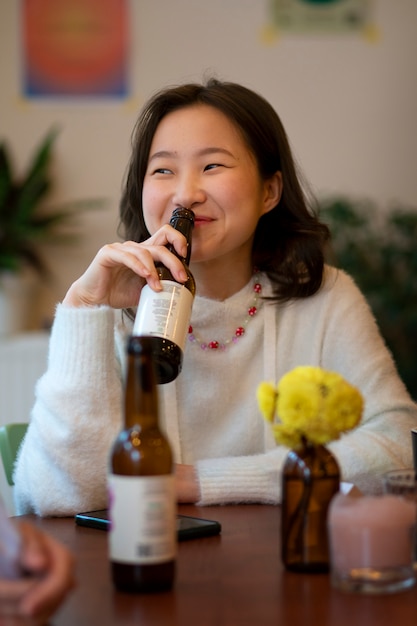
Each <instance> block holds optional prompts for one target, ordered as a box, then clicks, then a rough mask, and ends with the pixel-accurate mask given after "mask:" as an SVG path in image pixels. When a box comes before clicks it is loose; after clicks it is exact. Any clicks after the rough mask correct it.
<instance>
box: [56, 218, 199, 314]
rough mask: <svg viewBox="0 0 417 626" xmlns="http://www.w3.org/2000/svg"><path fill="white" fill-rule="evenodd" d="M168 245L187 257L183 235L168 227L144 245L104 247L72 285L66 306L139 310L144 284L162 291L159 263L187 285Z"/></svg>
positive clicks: (165, 226)
mask: <svg viewBox="0 0 417 626" xmlns="http://www.w3.org/2000/svg"><path fill="white" fill-rule="evenodd" d="M168 243H170V244H172V245H173V246H174V248H175V250H176V251H177V252H178V254H179V255H180V256H185V255H186V246H187V244H186V239H185V237H184V235H182V233H180V232H179V231H177V230H175V229H174V228H172V226H170V225H169V224H165V225H164V226H162V227H161V228H160V229H159V230H158V231H157V232H156V233H155V234H154V235H152V237H150V238H149V239H147V240H146V241H144V242H142V243H136V242H134V241H125V242H123V243H113V244H107V245H105V246H103V247H102V248H101V249H100V250H99V251H98V253H97V255H96V256H95V258H94V259H93V261H92V263H91V264H90V265H89V267H88V268H87V270H86V271H85V272H84V274H83V275H82V276H80V278H78V279H77V280H76V281H75V282H74V283H73V284H72V285H71V287H70V289H69V290H68V292H67V294H66V296H65V298H64V300H63V304H65V305H68V306H75V307H80V306H98V305H108V306H111V307H113V308H115V309H122V308H128V307H132V306H136V305H137V303H138V300H139V294H140V291H141V289H142V287H143V285H144V284H145V282H147V283H148V284H149V286H150V287H151V288H152V289H154V290H155V291H160V290H161V284H160V281H159V277H158V273H157V271H156V268H155V262H156V261H160V262H161V263H163V264H164V265H165V266H166V267H167V268H168V269H169V270H170V271H171V273H172V275H173V276H174V278H176V279H177V280H178V281H180V282H185V281H186V280H187V276H186V274H185V271H184V268H183V266H182V263H181V261H180V260H179V259H178V258H177V257H176V256H175V255H174V254H172V253H171V252H170V251H169V250H168V249H167V248H166V245H167V244H168Z"/></svg>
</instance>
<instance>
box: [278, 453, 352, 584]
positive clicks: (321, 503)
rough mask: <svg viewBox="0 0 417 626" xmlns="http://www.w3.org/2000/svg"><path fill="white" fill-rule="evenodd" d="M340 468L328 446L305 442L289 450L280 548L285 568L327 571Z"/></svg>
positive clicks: (282, 507) (303, 570) (283, 479)
mask: <svg viewBox="0 0 417 626" xmlns="http://www.w3.org/2000/svg"><path fill="white" fill-rule="evenodd" d="M339 485H340V469H339V465H338V463H337V461H336V458H335V457H334V456H333V454H332V453H331V452H330V450H329V449H328V448H326V447H325V446H321V445H312V444H308V443H305V444H304V445H303V446H302V447H301V448H299V449H297V450H291V451H290V452H289V453H288V456H287V459H286V461H285V463H284V467H283V471H282V504H281V550H282V561H283V563H284V565H285V567H286V569H288V570H291V571H295V572H327V571H328V570H329V546H328V536H327V514H328V508H329V505H330V501H331V499H332V498H333V496H334V495H335V494H336V493H337V492H338V491H339Z"/></svg>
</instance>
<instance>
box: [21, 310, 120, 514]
mask: <svg viewBox="0 0 417 626" xmlns="http://www.w3.org/2000/svg"><path fill="white" fill-rule="evenodd" d="M121 387H122V386H121V366H120V362H119V361H118V360H117V359H116V356H115V340H114V311H113V310H112V309H110V308H108V307H100V308H94V309H93V308H81V309H78V308H77V309H75V308H71V307H64V306H62V305H58V307H57V311H56V317H55V321H54V325H53V329H52V333H51V338H50V346H49V356H48V367H47V371H46V373H45V374H44V375H43V376H42V377H41V378H40V379H39V381H38V383H37V385H36V390H35V396H36V398H35V404H34V407H33V409H32V414H31V419H30V423H29V428H28V431H27V434H26V437H25V439H24V442H23V444H22V446H21V449H20V451H19V455H18V459H17V462H16V467H15V474H14V480H15V487H14V497H15V507H16V512H17V513H18V514H24V513H29V512H34V513H36V514H38V515H62V516H63V515H72V514H74V513H76V512H80V511H83V510H84V511H85V510H92V509H100V508H105V506H106V505H107V496H106V475H107V462H108V453H109V448H110V445H111V443H112V441H113V440H114V437H115V436H116V433H117V431H118V430H119V429H120V423H121V408H122V407H121Z"/></svg>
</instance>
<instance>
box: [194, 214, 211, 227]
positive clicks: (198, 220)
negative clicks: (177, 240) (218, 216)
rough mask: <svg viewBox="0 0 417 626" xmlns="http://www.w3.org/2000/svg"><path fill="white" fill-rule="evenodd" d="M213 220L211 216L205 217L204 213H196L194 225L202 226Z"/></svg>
mask: <svg viewBox="0 0 417 626" xmlns="http://www.w3.org/2000/svg"><path fill="white" fill-rule="evenodd" d="M213 221H214V220H213V219H212V218H211V217H206V216H204V215H196V216H195V218H194V226H196V227H198V226H204V225H205V224H210V223H211V222H213Z"/></svg>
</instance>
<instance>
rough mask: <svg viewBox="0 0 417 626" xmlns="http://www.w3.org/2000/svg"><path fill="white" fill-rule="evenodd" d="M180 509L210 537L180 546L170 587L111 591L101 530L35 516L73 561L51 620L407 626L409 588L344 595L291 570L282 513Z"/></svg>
mask: <svg viewBox="0 0 417 626" xmlns="http://www.w3.org/2000/svg"><path fill="white" fill-rule="evenodd" d="M180 512H181V513H183V514H185V515H195V516H199V517H206V518H211V519H217V520H219V521H220V522H221V524H222V534H221V535H220V536H218V537H207V538H203V539H195V540H191V541H187V542H181V543H180V544H179V557H178V570H177V578H176V583H175V587H174V590H173V591H171V592H165V593H159V594H147V595H129V594H124V593H118V592H116V591H114V589H113V587H112V583H111V580H110V573H109V565H108V560H107V533H106V532H105V531H101V530H94V529H90V528H81V527H77V526H76V525H75V523H74V520H73V519H72V518H53V519H52V518H50V519H36V518H34V517H32V516H27V518H29V519H31V520H32V521H34V520H35V522H36V523H37V524H39V525H40V526H41V527H42V528H43V529H44V530H46V531H47V532H49V533H51V534H52V535H53V536H55V537H56V538H58V539H59V540H61V541H62V542H63V543H65V544H66V545H67V546H68V547H69V548H70V549H71V550H72V551H73V553H74V554H75V555H76V558H77V561H78V570H77V577H78V586H77V588H76V590H75V592H74V593H73V594H72V595H71V596H70V597H69V598H68V600H67V602H66V603H65V605H64V606H63V607H62V608H61V609H60V610H59V612H58V613H57V614H56V616H55V618H54V619H53V621H52V624H53V625H54V626H95V625H96V624H97V625H100V626H113V625H119V624H120V625H129V626H131V625H133V624H138V625H143V626H154V625H158V626H159V625H161V626H162V625H163V626H272V625H274V626H301V625H302V626H327V625H329V626H345V625H346V626H371V625H372V626H373V625H377V626H388V625H389V626H394V625H395V624H401V626H409V625H410V626H411V624H416V623H417V586H414V587H413V588H412V589H410V590H407V591H403V592H400V593H395V594H389V595H383V596H365V595H354V594H347V593H343V592H340V591H337V590H335V589H332V587H331V586H330V580H329V576H328V575H325V574H294V573H289V572H286V571H285V570H284V569H283V566H282V564H281V560H280V536H279V526H280V510H279V508H278V507H274V506H265V505H241V506H224V507H207V508H200V507H195V506H188V505H187V506H181V507H180Z"/></svg>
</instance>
